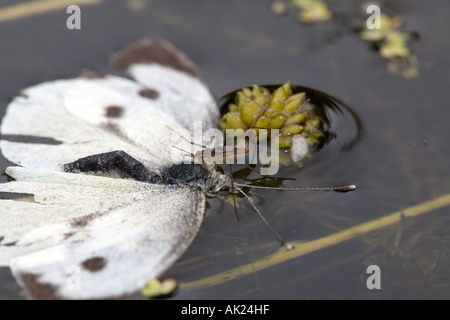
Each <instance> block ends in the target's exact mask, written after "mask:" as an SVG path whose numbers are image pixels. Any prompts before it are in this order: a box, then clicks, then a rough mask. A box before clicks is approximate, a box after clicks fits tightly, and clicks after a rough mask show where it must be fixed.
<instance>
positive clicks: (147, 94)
mask: <svg viewBox="0 0 450 320" xmlns="http://www.w3.org/2000/svg"><path fill="white" fill-rule="evenodd" d="M139 95H140V96H141V97H144V98H148V99H151V100H155V99H158V97H159V92H158V91H156V90H154V89H150V88H147V89H141V90H140V91H139Z"/></svg>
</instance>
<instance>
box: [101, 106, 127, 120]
mask: <svg viewBox="0 0 450 320" xmlns="http://www.w3.org/2000/svg"><path fill="white" fill-rule="evenodd" d="M124 112H125V109H124V108H123V107H120V106H109V107H106V108H105V116H106V117H107V118H121V117H122V116H123V114H124Z"/></svg>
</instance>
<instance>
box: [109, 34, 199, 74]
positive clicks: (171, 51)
mask: <svg viewBox="0 0 450 320" xmlns="http://www.w3.org/2000/svg"><path fill="white" fill-rule="evenodd" d="M110 63H111V64H112V65H113V66H115V67H117V68H119V69H122V70H126V69H128V68H129V67H130V66H132V65H133V64H137V63H156V64H160V65H163V66H167V67H170V68H173V69H175V70H178V71H182V72H185V73H187V74H189V75H191V76H193V77H195V78H198V79H200V80H202V81H203V76H202V75H201V73H200V70H199V69H198V67H197V65H196V64H195V63H194V62H193V61H192V60H191V59H189V58H188V57H187V56H186V55H185V54H184V53H183V52H181V51H180V50H178V49H177V48H175V47H174V46H173V45H172V44H171V43H169V42H167V41H164V40H158V41H157V40H153V39H142V40H140V41H138V42H137V43H135V44H132V45H130V46H129V47H127V48H125V49H124V50H122V51H120V52H118V53H116V54H115V55H113V56H112V57H111V58H110Z"/></svg>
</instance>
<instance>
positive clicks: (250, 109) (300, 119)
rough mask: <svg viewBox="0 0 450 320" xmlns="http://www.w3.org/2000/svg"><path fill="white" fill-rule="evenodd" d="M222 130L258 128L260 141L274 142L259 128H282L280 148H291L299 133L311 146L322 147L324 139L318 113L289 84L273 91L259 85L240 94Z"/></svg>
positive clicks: (222, 124) (304, 95)
mask: <svg viewBox="0 0 450 320" xmlns="http://www.w3.org/2000/svg"><path fill="white" fill-rule="evenodd" d="M219 127H220V128H221V129H222V130H224V131H225V130H226V129H235V130H236V129H242V130H244V131H246V130H247V129H255V130H256V131H257V133H258V140H260V139H262V138H269V139H270V137H266V136H263V135H262V133H263V131H259V130H258V129H279V130H280V135H279V145H280V148H284V149H289V148H290V147H291V144H292V136H294V135H296V134H301V135H303V136H304V137H305V139H306V141H307V143H308V145H309V146H315V145H317V144H319V142H320V139H321V138H322V137H324V133H323V131H322V128H323V124H322V121H321V120H320V118H319V117H318V116H316V115H315V114H314V110H313V106H312V105H311V104H310V103H309V101H308V98H307V96H306V93H305V92H293V90H292V87H291V84H290V83H289V82H287V83H285V84H283V85H282V86H280V87H278V88H276V89H275V90H274V91H273V92H270V91H269V90H268V89H267V88H264V87H259V86H257V85H254V86H253V87H252V88H244V89H242V90H241V91H238V92H237V95H236V99H235V103H231V104H229V105H228V112H227V113H226V114H225V115H224V116H223V117H222V119H221V121H220V123H219ZM269 131H270V130H267V131H266V132H267V133H269Z"/></svg>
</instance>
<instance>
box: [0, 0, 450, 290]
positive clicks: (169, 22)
mask: <svg viewBox="0 0 450 320" xmlns="http://www.w3.org/2000/svg"><path fill="white" fill-rule="evenodd" d="M385 2H386V4H383V2H382V3H381V10H382V11H384V10H385V11H387V12H389V13H390V14H395V15H401V16H402V17H403V18H404V20H405V22H406V26H405V27H406V29H408V30H415V31H417V32H418V33H419V34H420V39H419V40H418V41H415V42H414V43H412V45H411V47H412V48H413V50H414V51H415V53H416V55H417V57H418V59H419V71H420V75H419V76H418V77H417V78H415V79H410V80H406V79H404V78H402V77H400V76H396V75H393V74H391V73H389V72H388V71H387V70H386V64H387V62H386V60H384V59H383V58H381V57H380V56H379V55H378V54H377V53H376V52H375V51H373V50H372V49H371V47H370V46H369V45H368V44H367V43H365V42H364V41H362V40H361V39H360V38H359V37H358V35H357V33H355V32H354V28H353V27H354V26H355V22H358V21H359V23H361V22H363V21H365V18H366V15H364V14H363V13H361V12H360V11H359V6H360V5H361V4H362V3H363V1H335V2H333V3H332V9H333V10H334V11H335V12H337V13H339V15H338V16H337V18H336V19H334V20H333V21H330V22H326V23H322V24H318V25H314V26H302V25H301V24H299V23H298V22H297V21H296V19H295V14H294V13H293V12H291V13H290V14H288V15H286V16H281V17H280V16H275V15H273V14H272V13H271V12H270V10H269V6H270V1H261V0H258V1H256V0H253V1H245V2H244V1H238V0H236V1H207V2H206V1H182V0H179V1H173V0H171V1H167V0H166V1H162V0H160V1H157V0H154V1H120V2H119V1H107V2H105V3H104V4H102V5H100V6H86V7H82V29H81V30H68V29H67V28H66V18H67V14H65V12H64V11H59V12H53V13H48V14H43V15H37V16H32V17H26V18H22V19H16V20H12V21H8V22H1V23H0V39H1V40H2V42H1V49H2V50H0V84H1V89H0V115H3V113H4V109H5V107H6V105H7V103H8V102H9V101H10V99H11V98H12V97H14V96H15V95H16V94H17V93H18V92H19V91H20V89H23V88H25V87H27V86H30V85H33V84H36V83H40V82H43V81H48V80H53V79H57V78H64V77H73V76H77V75H78V74H79V73H80V71H81V70H82V69H83V68H89V69H94V70H99V71H106V72H108V71H112V69H111V68H110V67H109V66H108V65H107V63H106V59H107V57H108V56H109V55H110V54H111V53H112V52H115V51H117V49H119V48H121V47H123V46H124V45H125V44H128V43H131V42H133V41H135V40H137V39H139V38H141V37H144V36H152V37H161V38H166V39H168V40H169V41H171V42H173V43H174V44H175V45H176V46H177V47H179V48H180V49H182V50H183V51H185V52H186V53H187V54H188V55H189V56H190V57H191V58H192V59H193V60H194V61H196V62H197V63H198V65H199V67H200V68H201V70H202V72H203V74H204V76H205V78H206V79H207V81H208V84H209V86H210V88H211V91H212V92H213V94H214V95H215V96H216V97H217V98H219V97H221V96H222V95H224V94H225V93H227V92H230V91H232V90H235V89H238V88H241V87H245V86H249V85H252V84H254V83H256V84H261V83H284V82H286V81H288V80H289V81H291V82H292V83H295V84H298V85H303V86H307V87H311V88H315V89H318V90H321V91H324V92H327V93H329V94H331V95H332V96H335V97H337V98H339V99H341V100H342V101H344V102H345V103H346V104H348V105H349V106H350V107H351V108H352V110H354V112H355V113H356V114H357V115H358V116H359V118H360V119H361V121H362V123H363V124H364V127H363V131H362V133H363V134H362V135H361V136H360V137H359V138H360V139H359V141H358V143H357V144H355V145H354V146H352V147H351V148H347V149H346V150H344V151H343V150H341V148H336V149H335V150H334V149H333V147H332V144H331V145H330V148H329V149H326V150H324V152H319V153H317V154H315V155H314V157H313V158H312V159H311V161H308V162H307V163H305V165H304V166H303V168H301V169H299V170H287V171H285V172H281V173H280V174H281V175H283V174H284V175H285V176H288V177H290V178H295V179H296V180H295V181H286V182H285V186H329V185H331V186H332V185H342V184H356V185H357V186H358V189H357V190H356V191H354V192H351V193H345V194H340V193H292V192H275V191H253V196H254V200H255V203H256V204H257V205H258V206H259V207H260V208H261V209H262V211H263V212H264V214H265V216H266V217H267V219H268V220H269V221H270V222H271V223H272V224H273V226H274V227H275V228H276V229H277V230H278V232H280V233H281V234H282V235H283V236H284V237H285V238H286V239H287V240H288V241H304V242H305V243H307V242H309V241H312V240H316V239H318V238H322V237H326V236H328V235H330V234H334V233H336V232H339V231H342V230H345V229H347V228H350V227H353V226H355V225H358V224H361V223H363V222H367V221H371V220H373V219H376V218H379V217H383V216H386V215H389V214H391V213H394V212H397V211H401V210H405V209H407V208H408V207H411V206H415V205H418V204H421V203H423V202H425V201H430V200H434V199H436V198H437V197H440V196H442V195H446V194H448V193H450V183H449V181H450V179H449V178H450V170H449V164H450V146H449V143H448V139H449V138H450V130H449V127H448V124H447V122H448V120H447V119H448V118H449V116H450V111H449V110H450V109H449V108H448V104H449V101H450V93H449V90H448V84H449V81H450V73H449V71H448V70H449V66H450V55H449V54H448V51H449V49H450V38H449V37H448V31H449V30H450V22H448V21H449V18H450V6H448V5H447V2H446V1H443V0H441V1H435V2H433V6H430V5H429V4H428V2H427V1H385ZM11 3H12V1H10V2H9V1H5V2H4V3H2V5H5V6H6V5H8V4H11ZM133 3H135V4H136V3H137V4H139V3H141V4H143V5H144V8H143V10H141V11H133V10H131V9H130V6H131V4H133ZM344 127H345V125H344ZM7 165H8V163H7V161H6V160H5V159H4V158H1V157H0V168H1V169H4V168H5V167H6V166H7ZM4 181H6V179H5V177H0V182H4ZM209 205H210V209H209V210H208V212H207V216H206V218H205V221H204V224H203V227H202V229H201V231H200V233H199V235H198V237H197V238H196V240H195V241H194V243H193V245H192V246H191V248H190V249H189V250H188V252H186V254H185V255H184V256H183V257H182V259H181V260H180V261H179V263H177V264H176V265H175V266H174V267H173V268H172V269H171V270H170V271H168V273H167V274H166V277H173V278H176V279H177V280H178V281H179V282H180V284H181V287H180V289H179V290H178V291H177V293H176V294H175V296H174V298H175V299H185V298H186V299H187V298H193V299H260V298H262V299H381V298H387V299H430V298H437V299H449V298H450V279H449V275H448V271H447V270H448V268H449V266H450V259H449V256H450V254H449V249H448V248H449V247H450V246H449V240H450V239H449V234H450V232H449V231H450V223H449V207H448V206H443V207H441V208H439V209H436V210H434V211H430V212H429V213H426V214H423V215H421V216H419V217H415V218H405V219H404V220H403V221H402V222H401V223H397V224H394V225H392V226H390V227H385V228H381V229H379V230H377V231H375V232H371V233H367V234H363V235H362V236H358V237H355V238H353V239H351V240H349V241H344V242H340V243H338V244H336V245H334V246H328V247H326V248H324V249H321V250H316V251H314V252H311V253H309V254H306V255H303V256H301V257H298V258H296V259H291V260H288V261H286V262H283V263H278V264H275V265H274V266H272V267H269V268H264V269H262V270H259V271H256V272H251V273H250V274H249V275H246V276H243V277H239V278H237V279H234V280H230V281H227V282H224V283H221V284H215V283H214V282H213V281H209V282H208V286H207V287H204V288H201V289H198V288H197V289H192V288H190V289H189V288H187V286H188V285H189V283H191V284H192V281H195V280H199V279H202V278H205V277H208V276H212V275H215V274H220V273H222V272H225V271H227V270H230V269H234V268H238V267H242V266H245V265H247V264H251V263H258V261H259V260H260V259H263V258H264V257H266V256H267V255H270V254H273V253H274V252H276V251H277V250H279V245H278V244H277V242H276V241H275V239H274V236H273V234H272V233H271V232H270V230H268V228H267V227H266V226H265V225H264V224H263V223H262V222H261V220H260V219H259V218H258V217H257V216H256V215H255V214H252V213H251V212H250V211H247V210H245V209H241V210H240V212H239V217H240V221H239V222H237V221H236V218H235V213H234V210H233V208H232V207H231V205H229V204H228V203H225V202H223V201H222V200H220V199H211V200H209ZM369 265H378V266H379V267H380V270H381V279H382V280H381V281H382V282H381V289H380V290H369V289H368V288H367V286H366V279H367V277H368V274H367V273H366V269H367V267H368V266H369ZM0 297H1V298H7V299H13V298H20V294H19V289H18V287H17V285H15V283H14V280H13V279H12V277H11V276H10V273H9V271H8V270H7V269H1V270H0Z"/></svg>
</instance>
